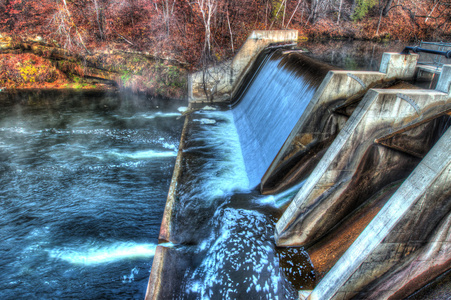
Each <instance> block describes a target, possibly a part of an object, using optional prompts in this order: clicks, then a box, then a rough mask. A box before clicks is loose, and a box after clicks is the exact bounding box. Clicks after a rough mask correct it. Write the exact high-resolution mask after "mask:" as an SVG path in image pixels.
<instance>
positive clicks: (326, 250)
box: [146, 31, 451, 300]
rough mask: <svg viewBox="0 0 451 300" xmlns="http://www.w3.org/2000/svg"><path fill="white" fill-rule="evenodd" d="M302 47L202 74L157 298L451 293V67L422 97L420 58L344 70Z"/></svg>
mask: <svg viewBox="0 0 451 300" xmlns="http://www.w3.org/2000/svg"><path fill="white" fill-rule="evenodd" d="M296 39H297V36H296V32H293V31H283V32H278V31H274V32H260V31H255V32H253V33H252V34H251V35H250V37H249V38H248V41H247V42H246V43H245V45H244V46H243V48H242V51H243V52H242V51H241V50H240V52H239V54H238V55H237V56H236V58H235V59H234V60H232V61H230V62H226V63H224V64H223V65H221V66H215V67H212V68H211V69H208V70H206V71H204V74H200V73H195V74H192V76H191V77H190V80H189V82H190V88H189V93H188V94H189V97H190V101H191V102H190V106H189V109H188V111H187V113H186V118H185V124H184V128H183V132H182V138H181V141H180V144H179V150H178V154H177V159H176V163H175V169H174V173H173V177H172V181H171V186H170V190H169V194H168V198H167V202H166V207H165V212H164V216H163V221H162V224H161V228H160V235H159V245H158V246H157V248H156V251H155V256H154V260H153V265H152V269H151V275H150V279H149V284H148V289H147V294H146V299H244V298H246V299H298V298H300V299H311V300H313V299H404V298H410V299H441V298H444V297H445V298H446V297H449V295H450V283H449V272H450V269H451V251H450V250H451V249H450V246H451V244H450V242H451V235H450V224H451V223H450V222H451V221H450V211H451V202H450V197H451V181H450V172H451V150H450V149H449V144H450V142H451V131H450V130H449V129H448V128H449V127H450V126H451V120H450V118H451V117H450V114H451V98H450V83H451V76H450V72H451V66H448V65H444V66H443V69H442V72H441V75H440V78H439V80H438V82H437V85H436V87H435V89H422V88H420V87H418V86H416V85H413V84H412V83H413V79H414V77H415V72H416V67H417V60H418V55H416V54H400V53H384V55H383V57H382V60H381V64H380V69H379V71H378V72H376V71H345V70H336V69H335V68H334V67H332V66H329V65H326V64H323V63H321V62H318V61H315V60H313V59H312V58H310V57H308V56H306V55H304V54H302V53H301V52H300V51H298V50H293V49H290V48H284V47H282V46H286V45H289V44H290V43H292V42H293V41H296ZM205 72H206V73H205ZM221 73H224V74H225V75H224V77H221ZM415 297H417V298H415ZM434 297H435V298H434Z"/></svg>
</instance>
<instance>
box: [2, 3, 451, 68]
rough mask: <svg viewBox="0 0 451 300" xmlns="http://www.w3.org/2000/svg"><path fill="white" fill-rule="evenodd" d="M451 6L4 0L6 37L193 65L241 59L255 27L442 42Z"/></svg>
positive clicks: (310, 34) (315, 35)
mask: <svg viewBox="0 0 451 300" xmlns="http://www.w3.org/2000/svg"><path fill="white" fill-rule="evenodd" d="M450 5H451V1H450V0H154V1H152V0H41V1H33V0H0V32H1V33H3V34H8V35H16V36H36V35H39V36H41V37H42V38H43V39H44V40H45V41H47V43H49V42H50V43H53V44H54V45H55V46H59V47H63V48H66V49H68V50H70V51H73V52H76V53H86V54H89V53H90V52H92V51H93V49H102V50H104V51H105V50H108V49H113V48H114V49H129V50H130V49H131V50H137V51H147V52H150V53H151V55H154V56H155V57H160V58H170V59H173V60H176V61H178V62H179V63H183V64H185V63H186V64H187V65H189V66H192V67H194V68H195V67H196V66H199V63H200V62H205V61H211V60H222V59H224V58H226V57H230V56H231V55H233V53H234V52H235V51H237V49H238V48H239V47H240V45H241V44H242V43H243V41H244V40H245V38H246V37H247V35H248V34H249V32H250V31H252V30H254V29H283V28H290V29H298V30H299V32H300V36H301V37H306V38H310V39H311V38H321V37H326V38H338V37H346V38H356V39H375V40H379V39H400V40H409V41H413V40H419V39H427V40H440V39H446V37H447V36H448V35H449V34H450V29H451V28H450V18H451V14H450Z"/></svg>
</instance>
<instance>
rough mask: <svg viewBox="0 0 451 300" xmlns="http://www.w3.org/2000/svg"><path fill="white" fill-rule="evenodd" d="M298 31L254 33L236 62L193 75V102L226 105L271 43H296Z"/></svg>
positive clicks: (190, 93) (190, 90) (190, 91)
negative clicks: (221, 103)
mask: <svg viewBox="0 0 451 300" xmlns="http://www.w3.org/2000/svg"><path fill="white" fill-rule="evenodd" d="M297 39H298V31H297V30H255V31H253V32H252V33H251V35H250V36H249V37H248V38H247V40H246V42H245V43H244V45H243V46H242V47H241V49H240V51H239V52H238V53H237V54H236V55H235V57H234V58H233V60H231V61H226V62H224V63H221V64H219V65H217V66H213V67H209V68H207V69H206V70H202V71H199V72H196V73H193V74H191V75H190V76H189V78H188V100H189V101H190V102H209V101H226V100H230V97H231V95H232V93H233V92H234V90H235V89H236V88H237V87H238V86H239V83H240V81H241V79H242V78H243V77H244V76H245V74H246V72H247V70H248V69H249V67H250V66H251V65H252V62H253V61H254V60H255V58H256V57H257V56H258V54H259V53H260V52H261V51H262V50H263V49H264V48H265V47H267V46H268V45H270V44H271V43H288V42H297Z"/></svg>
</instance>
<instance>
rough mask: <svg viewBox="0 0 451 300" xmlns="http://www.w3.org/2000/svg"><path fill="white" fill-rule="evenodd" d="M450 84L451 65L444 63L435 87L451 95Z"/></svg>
mask: <svg viewBox="0 0 451 300" xmlns="http://www.w3.org/2000/svg"><path fill="white" fill-rule="evenodd" d="M450 85H451V65H444V66H443V68H442V72H441V73H440V78H439V80H438V82H437V86H436V88H435V89H436V90H438V91H440V92H444V93H447V94H448V95H450V94H451V87H450Z"/></svg>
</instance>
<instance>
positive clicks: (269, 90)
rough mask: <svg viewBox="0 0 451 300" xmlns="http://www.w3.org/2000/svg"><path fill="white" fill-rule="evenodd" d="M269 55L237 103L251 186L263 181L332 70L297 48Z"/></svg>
mask: <svg viewBox="0 0 451 300" xmlns="http://www.w3.org/2000/svg"><path fill="white" fill-rule="evenodd" d="M268 55H270V57H269V59H262V60H261V61H262V63H261V65H260V66H259V68H258V71H257V73H256V74H255V75H254V76H253V77H252V79H251V80H252V84H247V83H245V84H247V85H248V86H247V87H246V89H245V91H244V92H243V94H242V95H241V97H240V99H239V102H238V103H236V104H235V105H234V107H233V116H234V120H235V125H236V128H237V131H238V134H239V139H240V144H241V149H242V152H243V157H244V161H245V165H246V171H247V174H248V177H249V184H250V187H251V188H254V187H255V186H257V185H258V184H259V183H260V180H261V178H262V177H263V175H264V174H265V172H266V170H267V169H268V167H269V166H270V164H271V162H272V161H273V159H274V158H275V156H276V155H277V153H278V151H279V150H280V148H281V147H282V145H283V143H284V142H285V140H286V139H287V137H288V135H289V134H290V132H291V130H292V129H293V128H294V126H295V125H296V123H297V121H298V120H299V118H300V117H301V115H302V113H303V112H304V109H305V108H306V107H307V105H308V103H309V102H310V100H311V99H312V97H313V95H314V94H315V92H316V90H317V88H318V87H319V85H320V84H321V82H322V81H323V79H324V77H325V76H326V74H327V72H328V71H329V70H330V68H329V66H327V65H324V64H322V63H320V62H317V61H315V60H313V59H311V58H309V57H307V56H305V55H302V54H300V53H297V52H289V53H284V52H283V51H281V50H278V51H276V52H273V53H271V54H268Z"/></svg>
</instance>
